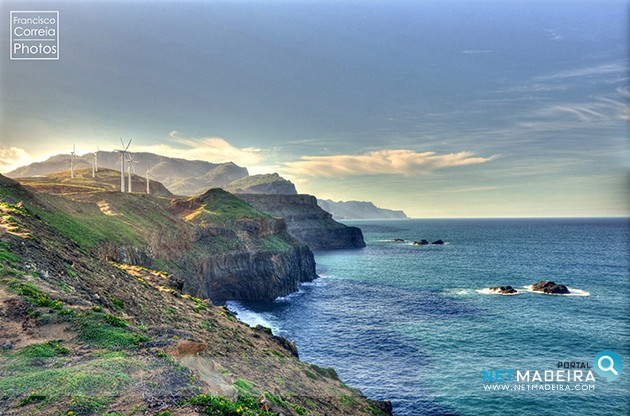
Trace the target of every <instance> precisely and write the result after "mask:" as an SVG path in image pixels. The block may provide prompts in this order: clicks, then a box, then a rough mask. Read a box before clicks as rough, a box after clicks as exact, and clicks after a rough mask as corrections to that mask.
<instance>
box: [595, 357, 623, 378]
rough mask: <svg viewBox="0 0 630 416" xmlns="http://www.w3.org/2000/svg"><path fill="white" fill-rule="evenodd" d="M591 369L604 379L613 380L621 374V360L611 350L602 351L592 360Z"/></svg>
mask: <svg viewBox="0 0 630 416" xmlns="http://www.w3.org/2000/svg"><path fill="white" fill-rule="evenodd" d="M593 370H595V372H596V373H597V374H598V375H600V376H602V377H604V378H605V379H606V381H608V382H610V381H615V380H617V379H618V378H619V377H620V376H621V372H622V371H623V361H622V360H621V357H620V356H619V355H617V354H616V353H614V352H612V351H602V352H600V353H599V354H597V355H596V356H595V359H594V360H593Z"/></svg>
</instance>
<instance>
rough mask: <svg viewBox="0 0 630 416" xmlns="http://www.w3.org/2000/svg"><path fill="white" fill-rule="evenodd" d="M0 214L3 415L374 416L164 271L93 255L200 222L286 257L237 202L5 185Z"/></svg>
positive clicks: (332, 380)
mask: <svg viewBox="0 0 630 416" xmlns="http://www.w3.org/2000/svg"><path fill="white" fill-rule="evenodd" d="M41 190H42V188H40V191H41ZM0 201H2V202H0V230H1V232H0V316H1V317H2V319H0V340H2V345H0V347H1V349H0V411H1V412H2V414H3V415H112V416H113V415H161V416H166V415H181V416H183V415H211V414H212V415H215V414H221V415H242V414H244V415H261V416H265V415H266V416H268V415H278V414H280V413H282V414H285V415H287V416H288V415H313V416H315V415H377V414H383V413H382V411H381V410H379V405H380V404H379V403H376V402H372V401H369V400H367V399H365V398H364V397H363V396H362V395H361V394H360V392H358V391H356V390H354V389H352V388H350V387H348V386H346V385H345V384H343V383H342V382H341V381H339V380H338V378H337V376H336V373H335V371H334V370H332V369H324V368H320V367H317V366H315V365H310V364H307V363H304V362H301V361H299V359H298V358H297V357H296V349H295V345H294V344H292V343H290V342H289V341H287V340H285V339H284V338H279V337H275V336H273V335H272V334H271V333H270V332H271V331H270V330H268V329H266V328H262V327H257V328H250V327H249V326H247V325H245V324H242V323H240V322H239V321H238V320H237V319H236V318H235V317H234V316H233V315H232V314H231V313H230V312H229V311H228V310H226V309H225V308H223V307H217V306H214V305H212V303H211V302H209V301H208V300H203V299H198V298H194V297H192V296H189V295H186V294H184V293H181V292H180V291H178V290H177V289H176V288H173V287H172V286H169V285H168V282H169V277H170V274H169V273H168V271H165V270H155V269H151V268H147V267H143V266H138V265H133V264H129V263H124V262H120V261H112V260H111V259H110V260H108V259H106V258H104V257H101V254H100V253H102V250H103V246H107V245H114V246H120V245H133V244H140V243H144V242H146V241H147V240H149V239H150V238H151V236H152V235H153V234H151V233H152V232H158V233H165V232H166V231H167V230H169V229H173V228H174V227H175V228H177V227H181V229H180V231H181V230H186V229H188V230H191V231H194V230H199V229H200V228H199V227H200V225H201V224H203V223H206V225H208V224H210V225H212V224H216V225H217V226H218V227H219V228H220V229H222V230H223V229H228V230H229V229H230V227H234V230H237V231H238V232H240V233H245V231H243V230H244V228H243V227H246V229H247V227H250V228H251V227H253V228H254V229H253V230H250V232H249V234H248V236H249V237H248V238H245V239H244V240H243V242H242V243H239V244H245V245H247V244H250V241H248V239H252V240H253V239H255V238H254V236H258V237H259V239H261V240H263V241H264V240H265V236H266V235H273V236H276V237H274V238H280V239H281V240H282V241H283V243H285V244H291V242H290V241H289V240H284V239H282V237H278V235H277V233H274V232H275V231H277V230H273V229H264V228H265V226H264V225H261V224H267V225H268V226H269V227H272V225H273V224H274V223H273V221H272V220H273V219H270V217H268V216H266V215H265V214H261V213H260V212H258V211H256V210H254V209H253V208H252V207H250V206H248V205H247V204H245V203H244V202H242V201H240V200H236V199H235V198H232V197H231V196H230V195H229V194H227V193H225V192H223V191H211V192H209V193H207V194H205V195H203V196H201V197H197V198H189V199H179V200H173V199H169V198H156V197H151V196H147V195H133V194H131V195H123V194H120V193H114V192H107V191H102V190H96V191H94V192H91V193H90V192H79V193H75V194H72V196H71V197H69V196H68V195H58V194H57V195H53V194H42V193H40V192H36V193H35V192H34V191H32V190H28V189H26V188H24V187H22V186H19V185H18V184H16V183H15V182H13V181H11V180H8V179H6V178H4V177H2V176H1V175H0ZM99 201H104V202H105V203H106V204H107V207H105V206H104V204H100V205H99V204H98V202H99ZM241 222H244V224H245V225H243V223H241ZM239 224H240V225H239ZM149 229H151V230H152V231H151V232H148V231H147V230H149ZM178 229H179V228H178ZM153 237H159V234H158V236H155V235H153ZM167 240H168V239H167ZM167 243H168V244H176V243H177V242H176V241H168V242H167ZM206 243H207V241H206ZM182 244H186V242H183V243H182ZM252 244H254V243H252ZM164 250H165V252H166V249H164ZM106 252H107V250H106ZM165 264H168V262H165Z"/></svg>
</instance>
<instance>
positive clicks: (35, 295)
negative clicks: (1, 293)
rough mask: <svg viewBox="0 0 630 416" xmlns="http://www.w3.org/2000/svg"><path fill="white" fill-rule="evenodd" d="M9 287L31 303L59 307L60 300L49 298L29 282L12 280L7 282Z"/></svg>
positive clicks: (58, 308)
mask: <svg viewBox="0 0 630 416" xmlns="http://www.w3.org/2000/svg"><path fill="white" fill-rule="evenodd" d="M9 288H10V289H11V290H12V291H14V292H15V293H17V294H19V295H20V296H22V298H23V299H25V300H26V301H27V302H29V303H31V304H33V305H36V306H42V307H50V308H52V309H56V310H60V309H61V302H59V301H57V300H53V299H51V298H50V297H49V296H48V294H46V293H44V292H42V291H41V290H40V289H39V288H37V287H36V286H34V285H32V284H30V283H22V282H20V281H18V280H12V281H11V282H10V283H9Z"/></svg>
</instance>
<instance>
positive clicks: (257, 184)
mask: <svg viewBox="0 0 630 416" xmlns="http://www.w3.org/2000/svg"><path fill="white" fill-rule="evenodd" d="M224 189H225V190H226V191H228V192H231V193H236V194H276V195H297V191H296V190H295V185H293V183H292V182H291V181H288V180H286V179H284V178H283V177H281V176H280V175H278V174H277V173H271V174H266V175H252V176H247V177H245V178H241V179H238V180H236V181H234V182H231V183H230V184H228V185H227V186H226V187H224Z"/></svg>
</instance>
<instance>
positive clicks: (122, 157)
mask: <svg viewBox="0 0 630 416" xmlns="http://www.w3.org/2000/svg"><path fill="white" fill-rule="evenodd" d="M120 144H122V147H123V148H122V149H116V151H117V152H120V192H125V156H126V155H127V149H129V145H130V144H131V139H129V143H127V146H125V143H124V142H123V140H122V139H120Z"/></svg>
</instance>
